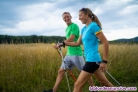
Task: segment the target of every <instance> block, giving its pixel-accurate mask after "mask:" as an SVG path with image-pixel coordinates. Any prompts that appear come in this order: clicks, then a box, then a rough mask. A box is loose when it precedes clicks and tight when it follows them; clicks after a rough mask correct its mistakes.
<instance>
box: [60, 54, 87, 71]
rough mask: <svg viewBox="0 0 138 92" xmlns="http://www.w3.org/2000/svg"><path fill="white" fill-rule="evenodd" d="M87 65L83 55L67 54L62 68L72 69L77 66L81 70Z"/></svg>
mask: <svg viewBox="0 0 138 92" xmlns="http://www.w3.org/2000/svg"><path fill="white" fill-rule="evenodd" d="M84 65H85V61H84V58H83V56H65V58H64V62H62V65H61V67H60V68H63V69H65V70H66V69H67V68H68V69H70V70H71V69H72V68H73V67H75V66H76V67H77V68H78V70H79V71H81V70H82V69H83V66H84Z"/></svg>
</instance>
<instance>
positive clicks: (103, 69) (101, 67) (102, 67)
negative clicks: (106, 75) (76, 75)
mask: <svg viewBox="0 0 138 92" xmlns="http://www.w3.org/2000/svg"><path fill="white" fill-rule="evenodd" d="M106 67H107V64H106V63H103V62H101V63H100V67H99V68H100V70H101V71H103V72H105V71H106Z"/></svg>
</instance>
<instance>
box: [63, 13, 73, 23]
mask: <svg viewBox="0 0 138 92" xmlns="http://www.w3.org/2000/svg"><path fill="white" fill-rule="evenodd" d="M62 17H63V20H64V21H65V23H66V24H67V25H68V24H70V23H71V16H70V14H68V13H67V14H63V15H62Z"/></svg>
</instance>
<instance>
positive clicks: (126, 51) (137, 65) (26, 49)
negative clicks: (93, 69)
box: [0, 44, 138, 92]
mask: <svg viewBox="0 0 138 92" xmlns="http://www.w3.org/2000/svg"><path fill="white" fill-rule="evenodd" d="M99 51H100V53H101V55H102V48H101V45H100V47H99ZM65 53H66V49H63V55H64V56H65ZM60 64H61V58H60V56H59V55H58V53H57V51H56V50H55V49H53V47H52V44H19V45H14V44H10V45H8V44H1V45H0V92H42V90H43V89H51V88H52V87H53V85H54V83H55V80H56V77H57V71H58V69H59V67H60ZM108 71H109V72H110V73H111V74H112V76H114V77H115V78H116V79H117V80H118V81H119V82H120V83H121V84H122V85H123V86H126V87H129V86H131V87H138V45H135V44H133V45H126V44H122V45H110V50H109V63H108ZM73 73H74V75H75V76H76V77H77V76H78V74H79V72H78V71H77V69H76V68H74V69H73ZM106 76H107V77H108V79H109V80H110V81H111V82H112V83H113V84H114V85H115V86H118V84H117V83H116V82H114V80H113V79H112V78H110V76H108V75H107V74H106ZM68 78H69V82H70V86H71V90H73V84H74V81H73V80H72V79H71V77H70V75H69V74H68ZM93 79H94V83H95V85H96V86H100V84H99V83H98V82H97V81H96V80H95V78H93ZM88 87H89V85H88V83H86V85H85V86H84V88H83V92H89V90H88ZM57 92H68V87H67V83H66V79H65V78H64V80H63V81H62V83H61V84H60V87H59V90H58V91H57Z"/></svg>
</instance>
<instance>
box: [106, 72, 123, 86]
mask: <svg viewBox="0 0 138 92" xmlns="http://www.w3.org/2000/svg"><path fill="white" fill-rule="evenodd" d="M106 73H107V74H108V75H109V76H110V77H111V78H112V79H113V80H114V81H115V82H116V83H117V84H118V85H119V86H122V85H121V84H120V83H119V82H118V81H117V80H116V79H115V78H114V77H113V76H112V75H111V74H110V73H109V72H108V71H107V70H106Z"/></svg>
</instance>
